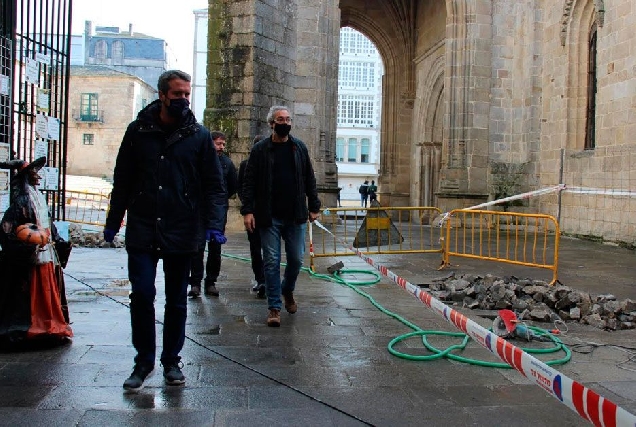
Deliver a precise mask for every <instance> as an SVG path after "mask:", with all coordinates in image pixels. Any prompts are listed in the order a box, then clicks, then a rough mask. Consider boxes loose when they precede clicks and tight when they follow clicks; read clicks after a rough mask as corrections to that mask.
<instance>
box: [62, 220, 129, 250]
mask: <svg viewBox="0 0 636 427" xmlns="http://www.w3.org/2000/svg"><path fill="white" fill-rule="evenodd" d="M68 231H69V235H70V238H71V244H73V246H81V247H83V248H123V247H124V238H123V237H121V236H120V235H116V236H115V240H114V241H113V242H112V243H109V242H106V241H104V233H102V232H101V231H86V230H83V229H82V227H81V225H80V224H76V223H73V222H71V223H70V224H69V227H68Z"/></svg>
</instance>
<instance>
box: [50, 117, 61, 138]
mask: <svg viewBox="0 0 636 427" xmlns="http://www.w3.org/2000/svg"><path fill="white" fill-rule="evenodd" d="M48 128H49V129H48V135H49V139H53V140H55V141H59V140H60V119H58V118H57V117H51V116H49V117H48Z"/></svg>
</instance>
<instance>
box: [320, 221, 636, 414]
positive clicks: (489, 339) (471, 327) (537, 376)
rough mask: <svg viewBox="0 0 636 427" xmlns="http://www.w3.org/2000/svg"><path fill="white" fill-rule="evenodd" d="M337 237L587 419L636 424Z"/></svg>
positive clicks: (609, 404)
mask: <svg viewBox="0 0 636 427" xmlns="http://www.w3.org/2000/svg"><path fill="white" fill-rule="evenodd" d="M313 224H316V226H318V227H320V228H322V229H323V230H325V231H326V232H327V233H329V234H331V235H332V236H333V234H332V233H331V232H330V231H329V230H327V229H326V228H325V227H324V226H323V225H322V224H321V223H320V222H319V221H314V222H313ZM310 228H311V225H310ZM334 238H336V239H337V240H338V241H339V242H340V243H341V244H342V245H343V246H344V247H346V248H347V249H349V250H350V251H352V252H355V253H356V255H358V256H359V257H360V258H361V259H363V260H364V261H365V262H366V263H367V264H369V265H370V266H372V267H373V268H375V269H376V270H378V271H379V272H380V273H381V274H382V275H383V276H384V277H387V278H388V279H390V280H391V281H393V282H394V283H396V284H397V285H398V286H400V287H401V288H402V289H404V290H406V291H407V292H408V293H410V294H411V295H413V296H414V297H415V298H417V299H418V300H420V301H421V302H422V303H424V305H426V306H427V307H428V308H430V309H431V310H432V311H434V312H435V313H437V314H439V315H440V316H442V317H443V318H444V319H446V321H448V322H450V323H452V324H453V325H455V327H457V328H458V329H459V330H461V331H462V332H464V333H465V334H467V335H468V336H470V337H471V338H472V339H474V340H475V341H477V342H478V343H479V344H481V345H482V346H484V347H485V348H486V349H488V350H490V352H491V353H493V354H494V355H496V356H498V357H499V358H500V359H501V360H503V361H504V362H505V363H507V364H508V365H510V366H511V367H513V368H514V369H516V370H517V371H519V372H521V374H522V375H523V376H524V377H526V378H529V379H531V380H533V381H534V383H535V384H537V385H538V386H539V387H541V388H542V389H543V390H545V391H546V392H547V393H548V394H550V395H552V396H553V397H555V398H556V399H558V400H559V401H561V403H563V404H564V405H566V406H567V407H568V408H570V409H572V410H573V411H575V412H576V413H578V414H579V415H580V416H581V417H583V418H584V419H586V420H588V421H590V422H592V423H593V424H594V425H596V426H599V427H601V426H604V427H614V426H619V427H623V426H625V427H627V426H630V427H634V426H636V416H635V415H633V414H631V413H630V412H627V411H626V410H625V409H623V408H621V407H619V406H618V405H616V404H615V403H613V402H612V401H610V400H608V399H606V398H604V397H603V396H601V395H599V394H597V393H596V392H595V391H593V390H591V389H589V388H587V387H585V386H584V385H582V384H581V383H578V382H576V381H574V380H572V379H570V378H568V377H567V376H565V375H563V374H562V373H561V372H559V371H557V370H555V369H553V368H552V367H550V366H549V365H546V364H545V363H543V362H542V361H540V360H539V359H537V358H535V357H533V356H531V355H530V354H528V353H526V352H524V351H523V350H522V349H520V348H519V347H517V346H515V345H513V344H511V343H510V342H508V341H506V340H505V339H503V338H502V337H500V336H498V335H495V334H494V333H493V332H491V331H489V330H488V329H486V328H484V327H483V326H481V325H479V324H478V323H476V322H475V321H473V320H471V319H470V318H468V317H466V316H464V315H463V314H461V313H460V312H458V311H457V310H454V309H452V308H450V307H448V306H447V305H446V304H444V303H443V302H441V301H440V300H438V299H436V298H434V297H433V296H432V295H431V294H429V293H428V292H425V291H423V290H422V289H420V288H419V287H418V286H415V285H413V284H412V283H410V282H409V281H407V280H406V279H404V278H403V277H400V276H398V275H397V274H395V273H393V272H392V271H391V270H389V269H388V268H386V267H385V266H383V265H379V264H377V263H376V262H375V261H373V259H372V258H371V257H369V256H367V255H365V254H363V253H362V252H360V251H359V250H357V249H355V248H353V247H352V246H350V245H348V244H347V243H346V242H345V241H344V240H342V239H340V238H338V237H336V236H334Z"/></svg>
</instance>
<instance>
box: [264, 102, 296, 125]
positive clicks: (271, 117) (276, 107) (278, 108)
mask: <svg viewBox="0 0 636 427" xmlns="http://www.w3.org/2000/svg"><path fill="white" fill-rule="evenodd" d="M283 110H285V111H290V110H289V108H288V107H285V106H284V105H274V106H272V107H271V108H270V109H269V113H267V123H269V124H272V123H274V114H276V113H278V112H279V111H283Z"/></svg>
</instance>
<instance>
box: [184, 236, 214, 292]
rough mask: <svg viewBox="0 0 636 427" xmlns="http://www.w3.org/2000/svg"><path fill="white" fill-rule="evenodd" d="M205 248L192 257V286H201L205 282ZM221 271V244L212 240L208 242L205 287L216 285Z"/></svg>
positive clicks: (189, 280) (190, 280) (190, 281)
mask: <svg viewBox="0 0 636 427" xmlns="http://www.w3.org/2000/svg"><path fill="white" fill-rule="evenodd" d="M204 258H205V246H204V247H203V248H201V249H200V250H199V251H198V252H197V253H196V254H194V255H193V256H192V259H191V263H190V278H189V279H188V282H189V283H190V285H194V286H201V282H202V281H203V259H204ZM220 271H221V244H220V243H217V241H216V240H214V239H212V240H210V241H209V242H208V259H207V261H206V262H205V286H210V285H214V284H215V283H216V280H217V279H218V278H219V272H220Z"/></svg>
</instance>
